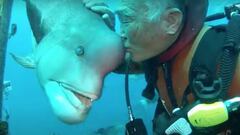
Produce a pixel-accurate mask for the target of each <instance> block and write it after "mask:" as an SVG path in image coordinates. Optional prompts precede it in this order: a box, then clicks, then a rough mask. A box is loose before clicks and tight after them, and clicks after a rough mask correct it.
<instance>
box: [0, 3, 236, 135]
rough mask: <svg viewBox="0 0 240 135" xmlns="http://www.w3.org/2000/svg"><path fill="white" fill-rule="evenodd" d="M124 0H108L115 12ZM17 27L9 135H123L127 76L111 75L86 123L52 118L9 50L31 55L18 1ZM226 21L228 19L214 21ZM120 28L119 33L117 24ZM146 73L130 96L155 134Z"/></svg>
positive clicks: (215, 8)
mask: <svg viewBox="0 0 240 135" xmlns="http://www.w3.org/2000/svg"><path fill="white" fill-rule="evenodd" d="M119 1H120V0H107V3H108V5H109V6H110V7H111V8H112V9H115V8H116V5H117V4H118V3H119ZM236 2H240V0H210V1H209V4H210V5H209V11H208V15H211V14H214V13H217V12H223V11H224V6H225V5H228V4H230V3H236ZM13 23H14V24H17V28H18V29H17V33H16V34H15V35H14V36H13V37H12V38H11V39H10V40H9V41H8V47H7V56H6V66H5V75H4V76H5V77H4V78H5V79H4V80H6V81H10V82H11V85H12V86H11V88H9V89H8V90H6V91H5V92H4V95H5V97H4V101H3V113H4V114H5V116H6V119H7V121H8V123H9V132H10V134H9V135H123V134H124V129H123V128H124V126H125V123H127V122H128V114H127V108H126V102H125V93H124V76H123V75H119V74H115V73H110V74H109V75H108V76H107V77H106V78H105V81H104V86H103V93H102V97H101V98H100V99H99V100H98V101H95V103H94V104H93V106H92V109H91V111H90V113H89V115H88V118H87V119H86V121H85V122H83V123H80V124H76V125H67V124H64V123H62V122H61V121H59V120H58V119H57V117H56V116H55V115H54V114H53V112H52V110H51V107H50V104H49V103H48V99H47V97H46V95H45V93H44V91H43V90H42V88H41V87H40V85H39V83H38V80H37V77H36V73H35V71H34V70H30V69H25V68H23V67H21V66H20V65H18V64H17V63H16V62H15V61H14V60H13V59H12V58H11V57H10V55H9V53H10V52H12V53H15V54H17V55H21V56H25V55H27V54H29V53H31V51H32V35H31V29H30V25H29V22H28V20H27V15H26V9H25V2H24V1H23V0H14V3H13V8H12V15H11V23H10V24H13ZM221 23H226V19H221V20H218V21H214V22H209V24H210V25H217V24H221ZM116 30H117V31H119V23H118V22H117V26H116ZM145 85H146V83H145V79H144V76H143V75H131V76H130V96H131V104H132V107H133V112H134V114H135V117H136V118H142V119H143V120H144V122H145V125H146V127H147V129H148V132H149V134H152V131H151V130H152V122H151V120H152V118H153V114H154V111H155V105H156V103H155V102H146V100H144V99H143V97H141V92H142V90H143V89H144V88H145Z"/></svg>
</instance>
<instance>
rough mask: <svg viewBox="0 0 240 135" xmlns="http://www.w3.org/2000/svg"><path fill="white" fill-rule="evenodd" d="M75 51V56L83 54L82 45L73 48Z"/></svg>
mask: <svg viewBox="0 0 240 135" xmlns="http://www.w3.org/2000/svg"><path fill="white" fill-rule="evenodd" d="M75 53H76V55H77V56H83V55H84V47H83V46H78V47H77V48H76V49H75Z"/></svg>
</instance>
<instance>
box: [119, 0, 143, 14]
mask: <svg viewBox="0 0 240 135" xmlns="http://www.w3.org/2000/svg"><path fill="white" fill-rule="evenodd" d="M145 1H146V0H121V3H120V5H119V7H118V8H117V10H116V12H117V13H118V12H128V11H133V12H137V11H139V10H141V9H143V8H146V7H145V6H146V4H145Z"/></svg>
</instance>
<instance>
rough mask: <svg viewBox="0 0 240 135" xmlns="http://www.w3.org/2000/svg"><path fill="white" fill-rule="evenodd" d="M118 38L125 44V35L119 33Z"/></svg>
mask: <svg viewBox="0 0 240 135" xmlns="http://www.w3.org/2000/svg"><path fill="white" fill-rule="evenodd" d="M120 37H121V40H122V42H123V43H125V42H126V40H127V36H126V35H125V34H123V33H121V35H120Z"/></svg>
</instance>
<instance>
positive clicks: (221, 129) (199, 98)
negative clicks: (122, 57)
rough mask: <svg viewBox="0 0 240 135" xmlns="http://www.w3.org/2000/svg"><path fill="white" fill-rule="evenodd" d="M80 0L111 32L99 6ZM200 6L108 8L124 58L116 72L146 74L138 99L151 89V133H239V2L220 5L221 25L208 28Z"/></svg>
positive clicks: (154, 0)
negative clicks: (153, 108)
mask: <svg viewBox="0 0 240 135" xmlns="http://www.w3.org/2000/svg"><path fill="white" fill-rule="evenodd" d="M84 2H85V6H86V7H88V8H89V9H91V10H92V11H94V12H96V13H98V14H100V15H102V18H103V19H104V20H105V22H106V23H107V24H108V25H109V27H111V28H112V29H114V28H113V27H114V20H113V19H112V18H114V13H113V12H112V11H111V10H110V8H109V7H108V6H107V5H106V4H104V3H96V2H94V1H91V0H85V1H84ZM207 9H208V0H197V1H194V0H162V1H160V0H121V6H119V7H118V8H117V10H116V12H115V13H116V14H117V16H118V17H119V20H120V24H121V37H122V40H123V42H124V47H125V50H126V54H130V55H126V56H128V57H126V61H128V60H129V59H130V60H131V62H130V63H129V65H128V62H125V63H123V64H122V66H120V67H119V68H118V69H116V71H115V72H117V73H124V71H125V67H126V66H129V73H145V78H146V81H147V87H146V89H144V90H143V93H142V94H143V96H145V97H147V98H149V99H153V98H154V93H155V92H157V93H158V95H159V100H158V105H157V107H156V111H155V116H154V119H153V131H154V134H155V135H162V134H183V135H187V134H194V135H195V134H219V133H223V134H240V131H239V129H238V127H236V125H239V116H240V114H239V106H240V103H239V102H240V98H239V97H236V96H239V95H240V84H239V83H238V82H239V80H240V69H239V68H237V67H239V57H238V53H239V49H240V44H239V43H240V33H239V31H240V25H239V24H240V15H239V14H240V6H239V4H236V5H234V6H231V7H228V8H225V11H226V13H227V14H224V16H227V18H228V19H229V23H228V24H227V25H224V26H223V25H220V26H207V25H206V24H205V23H204V21H205V20H206V13H207ZM209 20H211V19H209ZM234 97H235V98H234Z"/></svg>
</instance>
